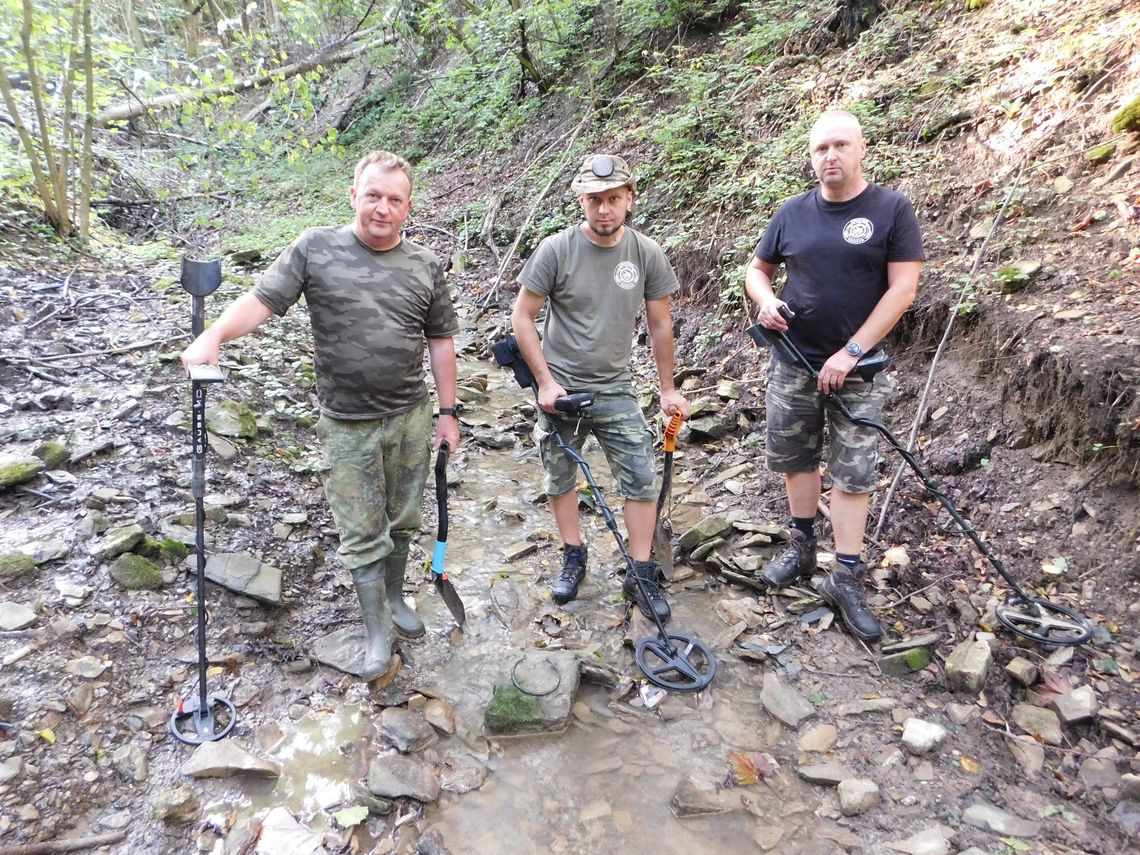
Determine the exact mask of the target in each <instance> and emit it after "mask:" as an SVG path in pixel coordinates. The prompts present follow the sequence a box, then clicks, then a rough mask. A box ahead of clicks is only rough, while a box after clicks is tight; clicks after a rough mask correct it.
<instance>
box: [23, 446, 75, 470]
mask: <svg viewBox="0 0 1140 855" xmlns="http://www.w3.org/2000/svg"><path fill="white" fill-rule="evenodd" d="M32 454H34V455H35V456H36V457H38V458H39V459H40V460H42V461H43V462H44V466H46V467H47V468H48V469H58V468H59V467H60V466H62V465H63V464H65V463H66V462H67V461H68V460H70V459H71V449H69V448H68V447H67V446H66V445H64V444H63V443H62V442H53V441H52V440H50V439H49V440H47V441H46V442H41V443H40V444H39V446H38V447H37V448H36V450H35V451H33V452H32Z"/></svg>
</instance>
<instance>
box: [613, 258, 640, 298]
mask: <svg viewBox="0 0 1140 855" xmlns="http://www.w3.org/2000/svg"><path fill="white" fill-rule="evenodd" d="M639 279H641V271H640V270H638V269H637V265H636V264H634V263H633V262H632V261H622V262H620V263H619V264H618V266H617V267H615V268H614V282H616V283H617V286H618V287H619V288H624V289H625V290H626V291H629V290H630V289H631V288H636V287H637V282H638V280H639Z"/></svg>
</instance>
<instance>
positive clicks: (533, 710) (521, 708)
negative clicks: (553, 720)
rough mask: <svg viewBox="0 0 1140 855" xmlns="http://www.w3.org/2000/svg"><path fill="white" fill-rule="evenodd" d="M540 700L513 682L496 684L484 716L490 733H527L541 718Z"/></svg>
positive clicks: (484, 721) (485, 724)
mask: <svg viewBox="0 0 1140 855" xmlns="http://www.w3.org/2000/svg"><path fill="white" fill-rule="evenodd" d="M541 716H542V710H541V708H540V707H539V704H538V701H537V700H535V698H534V697H532V696H531V695H528V694H526V692H523V691H520V690H519V689H518V688H517V687H515V686H514V685H513V684H508V685H502V686H496V687H495V694H494V695H493V696H492V697H491V703H490V704H488V706H487V712H486V713H485V714H484V716H483V724H484V726H485V727H486V728H487V732H488V733H525V732H526V731H527V730H529V729H531V723H532V722H534V721H535V720H536V719H539V718H541Z"/></svg>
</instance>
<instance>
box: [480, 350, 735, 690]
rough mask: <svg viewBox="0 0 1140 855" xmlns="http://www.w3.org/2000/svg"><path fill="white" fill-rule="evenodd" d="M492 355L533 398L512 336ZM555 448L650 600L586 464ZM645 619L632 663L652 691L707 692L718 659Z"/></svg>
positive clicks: (583, 395)
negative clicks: (647, 627)
mask: <svg viewBox="0 0 1140 855" xmlns="http://www.w3.org/2000/svg"><path fill="white" fill-rule="evenodd" d="M491 352H492V355H493V356H494V358H495V361H496V362H497V363H498V364H499V365H501V366H503V367H509V368H511V370H512V371H514V375H515V380H516V381H517V382H518V384H519V385H520V386H522V387H524V388H526V387H530V388H531V389H532V390H534V392H535V395H536V397H537V394H538V383H537V381H536V380H535V378H534V375H533V374H532V373H531V370H530V366H528V365H527V364H526V360H525V359H523V355H522V353H521V352H520V351H519V349H518V343H517V342H516V341H515V337H514V336H513V335H508V336H507V337H506V338H505V339H503V340H502V341H500V342H496V343H495V345H494V346H492V348H491ZM593 403H594V394H593V393H592V392H579V393H577V394H574V395H567V396H566V397H564V398H559V399H558V400H557V401H555V402H554V408H555V409H556V410H558V411H559V412H561V413H565V414H567V415H571V416H573V415H579V414H581V412H582V410H584V409H587V408H588V407H590V406H592V405H593ZM554 442H555V444H556V445H557V446H558V447H559V448H560V449H562V451H564V452H565V453H566V454H567V455H568V456H569V457H570V459H571V460H573V461H574V462H575V463H576V464H578V466H579V468H581V470H582V474H583V475H584V476H585V478H586V483H587V484H589V485H590V491H591V492H592V493H593V494H594V501H595V502H596V503H597V505H598V511H599V512H600V513H601V515H602V518H603V519H604V520H605V522H606V528H608V529H609V530H610V532H611V533H612V534H613V536H614V540H615V541H616V542H617V547H618V551H619V552H620V553H621V556H622V558H624V559H625V562H626V567H627V571H626V572H628V573H630V574H632V575H633V578H634V579H635V580H636V582H637V586H638V587H639V588H640V589H641V593H642V596H643V597H644V598H645V599H646V600H648V599H649V597H648V595H647V593H646V591H645V582H644V580H642V579H641V577H639V576H638V575H637V574H636V573H634V571H633V556H632V555H630V554H629V549H627V548H626V545H625V539H624V538H623V537H622V536H621V530H620V529H619V528H618V524H617V520H616V519H615V518H614V514H613V511H611V510H610V507H609V505H607V504H606V501H605V498H604V497H603V496H602V490H601V488H600V487H599V486H598V482H597V481H596V480H594V473H593V472H592V471H590V464H588V463H587V462H586V460H585V458H584V457H582V455H580V454H579V453H578V452H576V451H575V450H574V449H573V448H572V447H571V446H570V444H569V443H567V442H566V441H565V440H564V439H563V438H562V436H561V434H559V432H558V430H557V428H555V430H554ZM649 613H650V617H652V618H653V622H654V623H655V624H657V635H656V637H653V638H643V639H642V640H641V641H639V642H638V643H637V648H636V649H635V651H634V657H633V658H634V661H635V662H636V663H637V667H638V669H639V670H640V671H641V673H642V674H644V675H645V677H646V679H648V680H649V682H651V683H652V684H653V685H655V686H660V687H661V688H662V689H668V690H671V691H675V692H699V691H700V690H701V689H704V688H705V687H706V686H708V685H709V684H710V683H711V682H712V681H713V677H714V676H715V675H716V657H715V656H713V654H712V651H711V650H709V648H708V647H707V646H706V645H705V644H703V643H702V642H701V641H699V640H697V639H696V638H695V637H693V636H691V635H685V634H683V633H679V632H667V631H666V630H665V624H664V623H663V622H662V621H661V618H659V617H658V616H657V613H656V612H655V611H653V610H652V609H650V610H649Z"/></svg>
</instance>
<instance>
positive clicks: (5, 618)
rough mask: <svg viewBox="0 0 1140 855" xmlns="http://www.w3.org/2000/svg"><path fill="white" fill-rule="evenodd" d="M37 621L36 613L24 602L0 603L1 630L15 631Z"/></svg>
mask: <svg viewBox="0 0 1140 855" xmlns="http://www.w3.org/2000/svg"><path fill="white" fill-rule="evenodd" d="M35 622H36V613H35V612H34V611H32V610H31V609H30V608H28V607H27V606H25V605H24V604H23V603H11V602H7V601H5V602H2V603H0V630H5V631H7V632H15V631H16V630H19V629H26V628H28V627H29V626H31V625H32V624H33V623H35Z"/></svg>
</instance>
